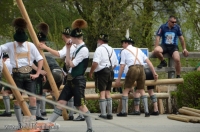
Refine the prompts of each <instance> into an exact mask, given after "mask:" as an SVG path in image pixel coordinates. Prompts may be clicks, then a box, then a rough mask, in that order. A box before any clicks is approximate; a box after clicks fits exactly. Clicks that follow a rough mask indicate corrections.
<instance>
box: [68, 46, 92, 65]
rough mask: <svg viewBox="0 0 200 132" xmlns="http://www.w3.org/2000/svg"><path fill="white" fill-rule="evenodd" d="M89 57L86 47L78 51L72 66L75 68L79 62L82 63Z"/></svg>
mask: <svg viewBox="0 0 200 132" xmlns="http://www.w3.org/2000/svg"><path fill="white" fill-rule="evenodd" d="M88 57H89V50H88V48H86V47H83V48H82V49H80V51H79V52H78V53H77V54H76V57H75V58H74V59H73V61H72V63H73V64H74V66H77V65H78V64H79V63H80V62H82V61H83V59H85V58H88Z"/></svg>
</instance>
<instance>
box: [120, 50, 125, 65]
mask: <svg viewBox="0 0 200 132" xmlns="http://www.w3.org/2000/svg"><path fill="white" fill-rule="evenodd" d="M120 64H126V54H125V50H123V51H122V52H121V61H120Z"/></svg>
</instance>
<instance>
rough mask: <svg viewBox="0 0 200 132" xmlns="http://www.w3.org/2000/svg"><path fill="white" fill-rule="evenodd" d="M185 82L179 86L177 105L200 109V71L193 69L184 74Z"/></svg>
mask: <svg viewBox="0 0 200 132" xmlns="http://www.w3.org/2000/svg"><path fill="white" fill-rule="evenodd" d="M183 79H184V83H183V84H179V85H178V87H177V91H176V94H174V95H176V96H177V105H178V107H179V108H180V107H182V106H186V107H191V108H197V109H200V72H199V71H193V72H190V73H188V74H185V75H184V76H183Z"/></svg>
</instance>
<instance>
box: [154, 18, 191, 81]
mask: <svg viewBox="0 0 200 132" xmlns="http://www.w3.org/2000/svg"><path fill="white" fill-rule="evenodd" d="M160 38H162V41H161V45H159V41H160ZM178 38H179V39H180V42H181V46H182V49H183V55H184V56H185V57H187V56H188V51H187V49H186V45H185V41H184V37H183V35H182V31H181V28H180V26H179V25H177V24H176V18H175V17H174V16H170V17H169V19H168V22H167V23H165V24H163V25H161V26H160V28H159V29H158V31H157V33H156V41H155V49H154V52H153V54H154V55H155V56H156V57H158V58H159V60H161V62H160V64H159V65H158V66H157V68H162V67H166V66H167V62H166V61H165V60H164V57H163V54H165V53H168V54H169V55H170V56H172V58H173V59H174V62H175V69H176V75H177V76H176V77H177V78H180V72H181V63H180V55H179V52H178Z"/></svg>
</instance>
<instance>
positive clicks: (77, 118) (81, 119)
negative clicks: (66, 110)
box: [73, 115, 85, 121]
mask: <svg viewBox="0 0 200 132" xmlns="http://www.w3.org/2000/svg"><path fill="white" fill-rule="evenodd" d="M73 121H85V118H84V117H82V116H80V115H79V116H78V117H76V119H74V120H73Z"/></svg>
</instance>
